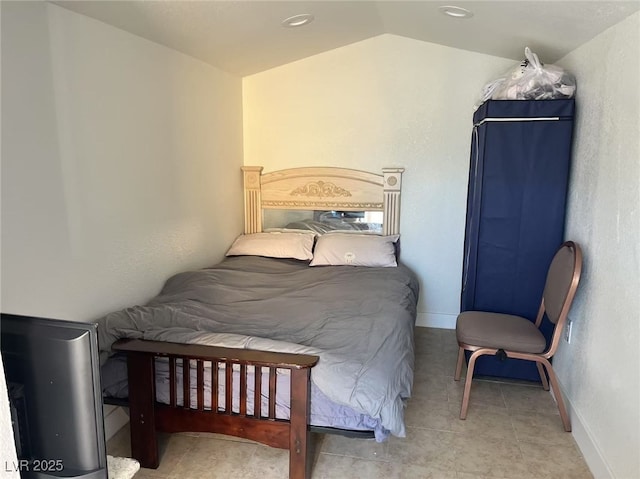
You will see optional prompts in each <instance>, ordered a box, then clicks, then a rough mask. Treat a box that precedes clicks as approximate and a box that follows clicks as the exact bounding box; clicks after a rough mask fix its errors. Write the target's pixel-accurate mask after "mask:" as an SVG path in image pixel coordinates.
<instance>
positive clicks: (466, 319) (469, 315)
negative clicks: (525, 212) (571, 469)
mask: <svg viewBox="0 0 640 479" xmlns="http://www.w3.org/2000/svg"><path fill="white" fill-rule="evenodd" d="M581 270H582V252H581V250H580V247H579V246H578V245H577V244H576V243H574V242H573V241H567V242H566V243H563V244H562V246H561V247H560V249H559V250H558V252H557V253H556V254H555V256H554V257H553V260H552V262H551V266H549V271H548V272H547V280H546V282H545V286H544V292H543V295H542V301H541V303H540V309H539V310H538V316H537V318H536V321H535V323H533V322H531V321H529V320H528V319H526V318H523V317H520V316H513V315H509V314H499V313H487V312H481V311H465V312H463V313H461V314H460V315H459V316H458V319H457V322H456V337H457V339H458V345H459V346H460V349H459V352H458V363H457V364H456V372H455V376H454V379H455V380H456V381H459V380H460V374H461V372H462V363H463V361H464V357H465V351H471V357H470V358H469V364H468V366H467V376H466V379H465V384H464V394H463V396H462V406H461V408H460V419H465V418H466V417H467V408H468V406H469V393H470V392H471V381H472V378H473V368H474V366H475V363H476V360H477V359H478V357H480V356H482V355H484V354H492V355H495V354H499V355H503V356H505V357H507V358H515V359H525V360H529V361H535V362H536V366H537V367H538V372H539V373H540V379H541V380H542V387H543V388H544V389H545V391H548V390H549V382H548V381H547V376H546V375H545V369H546V372H547V374H548V375H549V381H551V386H552V387H553V391H554V394H555V398H556V402H557V404H558V410H559V411H560V418H561V419H562V424H563V426H564V429H565V431H567V432H569V431H571V423H570V421H569V416H568V414H567V410H566V409H565V406H564V401H563V400H562V394H561V392H560V388H559V386H558V379H557V377H556V375H555V373H554V371H553V368H552V367H551V363H550V362H549V359H551V357H552V356H553V355H554V354H555V352H556V349H557V348H558V343H559V342H560V337H561V335H562V331H563V328H564V323H565V321H566V319H567V315H568V313H569V309H570V308H571V303H572V302H573V298H574V296H575V293H576V289H577V288H578V282H579V281H580V272H581ZM545 315H546V316H547V318H548V319H549V320H550V321H551V322H552V323H553V324H554V325H555V326H554V330H553V335H552V337H551V343H550V345H549V347H548V348H547V342H546V339H545V337H544V336H543V335H542V333H541V332H540V329H539V328H540V324H541V323H542V318H543V317H544V316H545Z"/></svg>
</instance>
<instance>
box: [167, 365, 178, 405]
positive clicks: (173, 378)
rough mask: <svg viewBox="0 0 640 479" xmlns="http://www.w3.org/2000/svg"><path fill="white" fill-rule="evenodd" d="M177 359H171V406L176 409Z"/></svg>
mask: <svg viewBox="0 0 640 479" xmlns="http://www.w3.org/2000/svg"><path fill="white" fill-rule="evenodd" d="M177 387H178V385H177V384H176V358H174V357H171V358H169V405H170V406H171V407H176V388H177Z"/></svg>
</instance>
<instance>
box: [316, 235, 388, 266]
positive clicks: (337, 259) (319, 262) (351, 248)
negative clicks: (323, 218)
mask: <svg viewBox="0 0 640 479" xmlns="http://www.w3.org/2000/svg"><path fill="white" fill-rule="evenodd" d="M399 237H400V236H399V235H390V236H378V235H372V234H353V233H330V234H326V235H323V236H320V237H319V238H318V242H317V243H316V247H315V250H314V252H313V260H312V261H311V263H310V264H309V266H324V265H333V266H339V265H350V266H378V267H392V266H398V263H397V262H396V248H395V245H394V243H395V242H396V241H398V238H399Z"/></svg>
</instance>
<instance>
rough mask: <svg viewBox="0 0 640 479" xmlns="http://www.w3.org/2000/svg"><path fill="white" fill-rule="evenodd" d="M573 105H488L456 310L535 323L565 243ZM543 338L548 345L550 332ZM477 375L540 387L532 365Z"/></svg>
mask: <svg viewBox="0 0 640 479" xmlns="http://www.w3.org/2000/svg"><path fill="white" fill-rule="evenodd" d="M574 109H575V103H574V100H543V101H520V100H504V101H495V100H489V101H487V102H485V103H484V104H483V105H481V106H480V108H479V109H478V110H477V111H476V113H475V115H474V117H473V121H474V130H473V135H472V145H471V163H470V171H469V188H468V198H467V219H466V232H465V245H464V265H463V280H462V295H461V310H462V311H467V310H480V311H493V312H500V313H508V314H515V315H519V316H524V317H526V318H529V319H530V320H532V321H533V320H535V317H536V314H537V312H538V308H539V306H540V298H541V295H542V290H543V288H544V282H545V278H546V272H547V268H548V266H549V264H550V263H551V259H552V258H553V255H554V254H555V252H556V250H557V249H558V247H559V246H560V244H561V243H562V241H563V239H564V238H563V236H564V217H565V203H566V196H567V184H568V179H569V167H570V158H571V140H572V133H573V116H574ZM543 332H544V333H545V335H546V336H547V339H549V336H550V332H551V327H550V325H549V324H546V325H545V326H544V328H543ZM476 371H477V374H479V375H494V376H506V377H514V378H520V379H530V380H539V376H538V372H537V369H536V367H535V365H534V364H532V363H528V362H523V361H517V360H507V361H504V362H501V361H498V360H497V359H496V358H490V357H482V358H481V359H480V360H479V361H478V362H477V365H476Z"/></svg>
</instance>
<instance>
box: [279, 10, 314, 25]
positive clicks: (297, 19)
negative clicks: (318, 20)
mask: <svg viewBox="0 0 640 479" xmlns="http://www.w3.org/2000/svg"><path fill="white" fill-rule="evenodd" d="M312 21H313V15H311V14H310V13H301V14H300V15H294V16H293V17H289V18H285V19H284V20H282V26H283V27H287V28H293V27H301V26H303V25H307V24H309V23H311V22H312Z"/></svg>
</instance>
